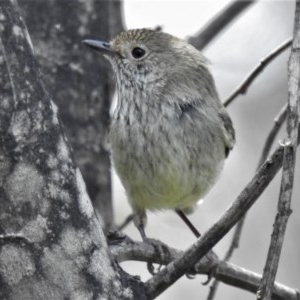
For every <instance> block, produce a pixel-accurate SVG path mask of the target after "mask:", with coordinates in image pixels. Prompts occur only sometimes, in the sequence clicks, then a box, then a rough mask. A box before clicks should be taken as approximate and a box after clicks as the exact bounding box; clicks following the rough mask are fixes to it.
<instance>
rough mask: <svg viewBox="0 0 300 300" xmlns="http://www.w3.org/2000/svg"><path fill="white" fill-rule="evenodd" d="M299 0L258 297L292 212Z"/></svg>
mask: <svg viewBox="0 0 300 300" xmlns="http://www.w3.org/2000/svg"><path fill="white" fill-rule="evenodd" d="M299 47H300V1H296V12H295V23H294V39H293V45H292V51H291V56H290V60H289V66H288V69H289V73H288V75H289V77H288V87H289V97H288V106H287V109H288V118H287V139H286V141H285V143H284V156H283V170H282V178H281V188H280V194H279V201H278V212H277V216H276V219H275V224H274V225H273V227H274V228H273V233H272V238H271V243H270V247H269V251H268V256H267V260H266V264H265V268H264V273H263V278H262V281H261V283H260V286H259V289H258V291H257V299H264V300H270V299H271V296H272V290H273V285H274V281H275V277H276V273H277V269H278V264H279V259H280V254H281V249H282V245H283V240H284V234H285V230H286V226H287V222H288V218H289V216H290V214H291V199H292V193H293V182H294V172H295V162H296V151H297V139H298V124H299V111H298V108H299V103H300V100H299V95H300V67H299V61H300V52H299Z"/></svg>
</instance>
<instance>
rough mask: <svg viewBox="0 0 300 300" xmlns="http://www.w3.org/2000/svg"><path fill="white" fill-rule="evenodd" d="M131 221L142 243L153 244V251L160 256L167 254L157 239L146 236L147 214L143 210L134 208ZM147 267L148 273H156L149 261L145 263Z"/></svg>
mask: <svg viewBox="0 0 300 300" xmlns="http://www.w3.org/2000/svg"><path fill="white" fill-rule="evenodd" d="M133 222H134V225H135V226H136V228H137V229H138V231H139V233H140V235H141V237H142V239H143V242H144V243H148V244H150V245H151V246H153V247H154V249H155V251H156V252H157V253H158V255H159V256H160V257H163V256H164V255H166V254H168V253H166V251H167V248H165V247H163V246H162V245H161V243H160V242H159V241H157V240H155V239H151V238H148V237H147V236H146V233H145V224H146V222H147V216H146V212H145V210H135V215H134V218H133ZM160 267H161V266H159V268H158V269H160ZM147 269H148V271H149V273H150V274H152V275H154V274H156V271H155V268H154V266H153V264H152V263H151V262H148V263H147Z"/></svg>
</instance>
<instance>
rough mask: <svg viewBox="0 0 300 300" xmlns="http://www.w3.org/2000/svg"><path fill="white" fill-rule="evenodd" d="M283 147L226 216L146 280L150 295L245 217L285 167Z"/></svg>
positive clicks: (185, 268)
mask: <svg viewBox="0 0 300 300" xmlns="http://www.w3.org/2000/svg"><path fill="white" fill-rule="evenodd" d="M283 151H284V147H283V146H281V145H280V146H279V147H278V148H277V149H276V151H275V152H274V153H273V154H272V155H271V157H270V158H269V159H268V160H267V161H266V162H265V163H264V164H263V166H262V167H261V168H260V169H259V170H258V172H257V173H256V174H255V176H254V177H253V178H252V180H251V181H250V182H249V183H248V184H247V186H246V187H245V189H244V190H243V191H242V192H241V193H240V195H239V196H238V198H237V199H236V200H235V201H234V202H233V203H232V205H231V206H230V207H229V209H228V210H227V211H226V212H225V213H224V214H223V216H222V217H221V218H220V219H219V220H218V221H217V222H216V223H215V224H214V225H213V226H212V227H211V228H209V229H208V231H207V232H206V233H204V234H203V235H202V237H200V238H199V239H198V240H197V241H196V242H195V243H194V244H193V245H192V246H191V247H189V248H188V249H187V250H186V251H185V252H184V253H183V255H181V256H180V257H179V258H177V259H175V260H174V261H173V262H171V263H170V264H169V265H168V266H166V267H165V268H164V269H163V270H161V271H160V272H158V273H157V274H156V275H155V276H153V277H152V278H150V279H149V280H148V281H147V282H146V283H145V291H146V294H147V296H148V299H154V298H155V297H157V296H158V295H159V294H161V293H162V292H163V291H164V290H166V289H167V288H168V287H169V286H171V285H172V284H173V283H174V282H175V281H176V280H178V279H179V278H180V277H181V276H183V275H184V274H185V273H187V272H188V271H189V269H191V268H192V266H193V265H195V263H196V262H197V261H199V259H201V257H203V256H204V255H206V254H207V253H208V251H210V249H212V247H213V246H214V245H215V244H216V243H217V242H218V241H219V240H220V239H221V238H223V237H224V236H225V234H227V232H228V231H229V230H230V229H231V228H232V227H233V226H234V225H235V224H236V223H237V222H238V221H239V220H240V219H241V218H242V216H243V215H244V214H245V213H246V211H247V210H248V209H249V208H250V207H251V206H252V205H253V204H254V203H255V201H256V200H257V198H258V197H259V196H260V195H261V194H262V192H263V191H264V190H265V189H266V187H267V186H268V185H269V183H270V182H271V181H272V179H273V178H274V177H275V175H276V174H277V172H278V170H279V169H280V168H281V166H282V160H283Z"/></svg>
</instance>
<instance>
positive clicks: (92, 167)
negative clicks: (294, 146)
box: [19, 0, 123, 227]
mask: <svg viewBox="0 0 300 300" xmlns="http://www.w3.org/2000/svg"><path fill="white" fill-rule="evenodd" d="M19 4H20V6H21V12H22V13H23V15H24V18H25V21H26V25H27V27H28V31H29V33H30V36H31V38H32V43H33V45H34V49H35V54H36V57H37V59H38V61H39V63H40V65H41V70H42V73H43V76H44V80H45V83H46V86H47V88H48V89H49V91H50V93H51V95H52V96H53V98H54V99H55V103H56V104H57V105H58V107H59V111H60V115H61V119H62V122H63V124H64V127H65V131H66V134H67V136H68V139H69V141H70V143H71V145H72V148H73V150H74V156H75V159H76V163H77V165H78V166H79V168H80V170H81V172H82V174H83V177H84V180H85V183H86V185H87V190H88V193H89V196H90V197H91V199H92V201H93V203H94V206H95V208H96V209H97V210H98V211H99V212H100V214H101V215H102V218H103V221H104V224H105V227H110V226H111V224H112V223H113V211H112V205H111V176H110V161H109V151H108V146H107V144H106V142H105V136H106V132H107V128H108V124H109V109H110V102H111V100H110V99H111V96H112V94H113V89H114V85H113V78H112V73H111V68H110V66H109V65H108V63H107V62H106V61H105V60H104V59H103V58H102V57H101V56H99V55H97V54H96V53H94V52H92V51H88V50H87V49H86V48H85V47H84V45H82V43H81V41H82V40H83V39H84V38H87V37H97V38H99V39H103V40H108V39H110V37H111V36H114V35H115V34H116V33H117V32H120V31H121V30H122V28H123V26H122V19H121V13H122V12H121V4H120V2H119V1H99V0H86V1H81V0H72V1H69V0H53V1H27V0H26V1H25V0H20V1H19Z"/></svg>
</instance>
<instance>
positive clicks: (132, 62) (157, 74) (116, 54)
mask: <svg viewBox="0 0 300 300" xmlns="http://www.w3.org/2000/svg"><path fill="white" fill-rule="evenodd" d="M83 43H84V44H86V45H87V46H89V47H91V48H93V49H95V50H97V51H100V52H102V53H103V54H104V56H105V57H106V58H108V59H109V61H110V62H111V64H112V66H113V69H114V72H115V73H116V75H117V78H118V81H120V80H121V81H122V84H128V85H132V84H134V83H144V84H145V83H146V84H150V83H154V82H157V81H160V80H163V79H164V78H165V77H168V76H169V75H170V74H176V73H178V72H182V73H184V72H185V71H186V70H188V69H189V68H191V67H192V68H194V67H196V65H197V64H200V65H201V64H202V65H203V64H205V59H204V57H203V56H202V55H201V53H200V52H199V51H197V50H196V49H195V48H194V47H192V46H191V45H189V44H188V43H187V42H185V41H183V40H180V39H178V38H176V37H174V36H172V35H170V34H167V33H164V32H161V31H156V30H151V29H132V30H128V31H124V32H121V33H120V34H118V35H117V36H116V37H115V38H114V39H113V40H112V41H110V42H101V41H97V40H84V41H83Z"/></svg>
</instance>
